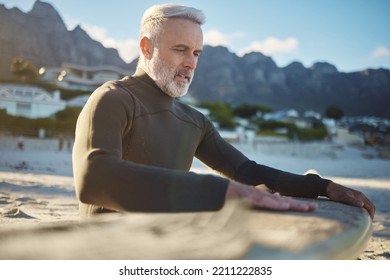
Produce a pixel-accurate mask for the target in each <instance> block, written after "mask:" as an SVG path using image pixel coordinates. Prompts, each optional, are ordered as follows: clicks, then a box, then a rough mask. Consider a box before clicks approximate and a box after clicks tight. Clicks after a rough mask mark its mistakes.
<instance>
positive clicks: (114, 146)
mask: <svg viewBox="0 0 390 280" xmlns="http://www.w3.org/2000/svg"><path fill="white" fill-rule="evenodd" d="M194 156H195V157H197V158H199V159H200V160H201V161H203V162H204V163H205V164H206V165H208V166H210V167H211V168H213V169H215V170H217V171H218V172H220V173H221V174H222V175H224V176H225V177H227V178H230V179H234V180H237V181H240V182H243V183H247V184H252V185H258V184H266V185H267V187H269V188H270V189H271V190H273V191H279V192H281V193H282V194H286V195H295V196H305V197H317V196H318V195H325V189H326V185H327V183H328V182H329V181H328V180H325V179H322V178H320V177H318V176H316V175H309V176H307V175H306V176H303V175H295V174H291V173H286V172H283V171H280V170H277V169H273V168H270V167H267V166H263V165H259V164H257V163H255V162H253V161H250V160H249V159H248V158H247V157H246V156H244V155H243V154H242V153H241V152H239V151H238V150H237V149H236V148H234V147H233V146H232V145H230V144H229V143H227V142H226V141H224V140H223V139H222V138H221V137H220V135H219V133H218V131H217V130H216V129H215V128H214V127H213V125H212V124H211V122H210V121H209V120H208V119H207V118H206V117H205V116H204V115H203V114H201V113H200V112H199V111H197V110H196V109H194V108H192V107H190V106H188V105H185V104H183V103H181V102H180V101H178V100H177V99H175V98H172V97H170V96H168V95H166V94H165V93H163V92H162V91H161V90H160V89H159V88H158V87H157V85H156V84H155V83H154V81H153V80H152V79H151V78H150V77H149V76H148V75H147V74H146V73H145V72H144V71H143V70H142V69H137V72H136V73H135V74H134V76H132V77H126V78H124V79H122V80H120V81H112V82H107V83H105V84H104V85H102V86H101V87H100V88H98V89H97V90H96V91H95V92H94V93H93V94H92V95H91V97H90V98H89V100H88V102H87V104H86V105H85V107H84V108H83V110H82V112H81V114H80V116H79V119H78V121H77V127H76V138H75V145H74V149H73V173H74V179H75V185H76V190H77V194H78V196H79V198H80V200H81V201H89V200H88V199H89V198H90V197H92V196H91V195H90V194H91V193H93V194H94V195H93V201H94V204H85V203H82V202H80V214H81V215H82V216H86V215H90V214H95V213H102V212H107V211H110V209H115V210H127V211H146V212H181V211H212V210H218V209H220V208H221V207H222V206H223V204H224V200H225V193H226V189H227V186H228V180H227V179H226V178H223V177H221V176H215V175H204V174H195V173H193V172H189V170H190V168H191V165H192V160H193V157H194ZM84 194H86V195H84ZM103 206H104V207H103Z"/></svg>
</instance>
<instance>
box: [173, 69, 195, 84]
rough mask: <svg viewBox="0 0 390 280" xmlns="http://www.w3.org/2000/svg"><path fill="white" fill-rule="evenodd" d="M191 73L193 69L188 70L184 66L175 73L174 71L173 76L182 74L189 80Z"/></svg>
mask: <svg viewBox="0 0 390 280" xmlns="http://www.w3.org/2000/svg"><path fill="white" fill-rule="evenodd" d="M193 75H194V71H192V70H189V69H185V68H182V69H179V70H177V71H176V73H175V77H176V76H183V77H185V78H186V79H187V80H188V81H191V79H192V77H193Z"/></svg>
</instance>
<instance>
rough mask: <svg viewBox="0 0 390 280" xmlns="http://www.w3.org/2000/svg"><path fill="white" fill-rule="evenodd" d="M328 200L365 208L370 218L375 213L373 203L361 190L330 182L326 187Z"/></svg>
mask: <svg viewBox="0 0 390 280" xmlns="http://www.w3.org/2000/svg"><path fill="white" fill-rule="evenodd" d="M326 193H327V196H328V198H329V199H330V200H333V201H337V202H341V203H345V204H349V205H352V206H356V207H361V208H365V209H366V210H367V212H368V214H369V215H370V217H371V218H372V219H374V215H375V206H374V204H373V203H372V202H371V201H370V200H369V199H368V198H367V197H366V196H365V195H364V194H363V193H361V192H359V191H356V190H353V189H350V188H346V187H344V186H342V185H339V184H336V183H334V182H330V183H329V184H328V186H327V187H326Z"/></svg>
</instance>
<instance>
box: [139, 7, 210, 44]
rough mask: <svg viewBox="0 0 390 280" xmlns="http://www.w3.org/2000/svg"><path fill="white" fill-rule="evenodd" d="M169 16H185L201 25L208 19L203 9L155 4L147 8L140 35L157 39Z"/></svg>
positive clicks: (184, 17)
mask: <svg viewBox="0 0 390 280" xmlns="http://www.w3.org/2000/svg"><path fill="white" fill-rule="evenodd" d="M169 18H183V19H188V20H191V21H193V22H195V23H197V24H199V25H202V24H204V23H205V21H206V17H205V15H204V14H203V12H202V11H200V10H198V9H195V8H191V7H186V6H180V5H176V4H162V5H154V6H151V7H150V8H149V9H147V10H146V11H145V13H144V15H143V17H142V19H141V27H140V36H141V38H142V37H143V36H147V37H149V38H150V39H152V40H153V39H155V38H153V37H155V36H156V35H158V33H159V28H160V26H161V24H162V23H164V22H165V21H166V20H167V19H169Z"/></svg>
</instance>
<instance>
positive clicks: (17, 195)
mask: <svg viewBox="0 0 390 280" xmlns="http://www.w3.org/2000/svg"><path fill="white" fill-rule="evenodd" d="M16 142H17V139H16V138H12V137H1V138H0V227H1V229H0V231H1V230H4V229H5V228H9V227H15V228H16V227H21V226H24V225H34V224H35V225H36V226H40V225H48V224H52V223H55V224H58V223H64V222H69V221H78V220H79V217H78V202H77V199H76V197H75V194H74V183H73V178H72V161H71V148H70V147H71V143H68V144H69V145H62V148H63V149H62V150H59V143H58V140H55V139H25V147H24V150H23V151H21V150H19V149H18V148H17V144H16ZM234 145H236V146H237V148H238V149H240V150H241V151H242V152H243V153H245V154H246V155H247V156H248V157H250V158H252V159H253V160H256V161H257V162H259V163H262V164H265V165H269V166H272V167H275V168H280V169H283V170H285V171H290V172H294V173H300V174H302V173H304V172H306V171H307V170H308V169H315V170H316V171H317V172H319V173H320V174H321V175H322V176H324V177H327V178H331V179H333V180H334V181H336V182H338V183H341V184H343V185H345V186H348V187H353V188H356V189H359V190H361V191H363V192H364V193H365V194H366V195H367V196H368V197H369V198H370V199H371V200H372V201H373V202H374V203H375V205H376V207H377V213H376V217H375V219H374V221H373V227H374V228H373V235H372V238H371V240H370V242H369V244H368V247H367V248H366V250H365V251H364V252H363V253H362V255H361V256H360V257H359V259H363V260H370V259H374V260H390V204H389V203H388V201H389V199H390V160H389V159H384V158H382V157H380V156H379V154H378V150H377V149H376V148H375V147H366V146H364V145H362V144H361V143H358V142H356V141H355V142H354V141H345V139H344V140H340V139H335V140H333V141H332V142H310V143H291V142H288V141H275V140H269V139H268V140H267V139H258V141H256V143H240V144H238V143H237V144H234ZM193 171H196V172H211V171H210V170H208V169H207V168H206V167H205V166H203V164H202V163H200V162H199V161H197V160H195V161H194V164H193Z"/></svg>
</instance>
